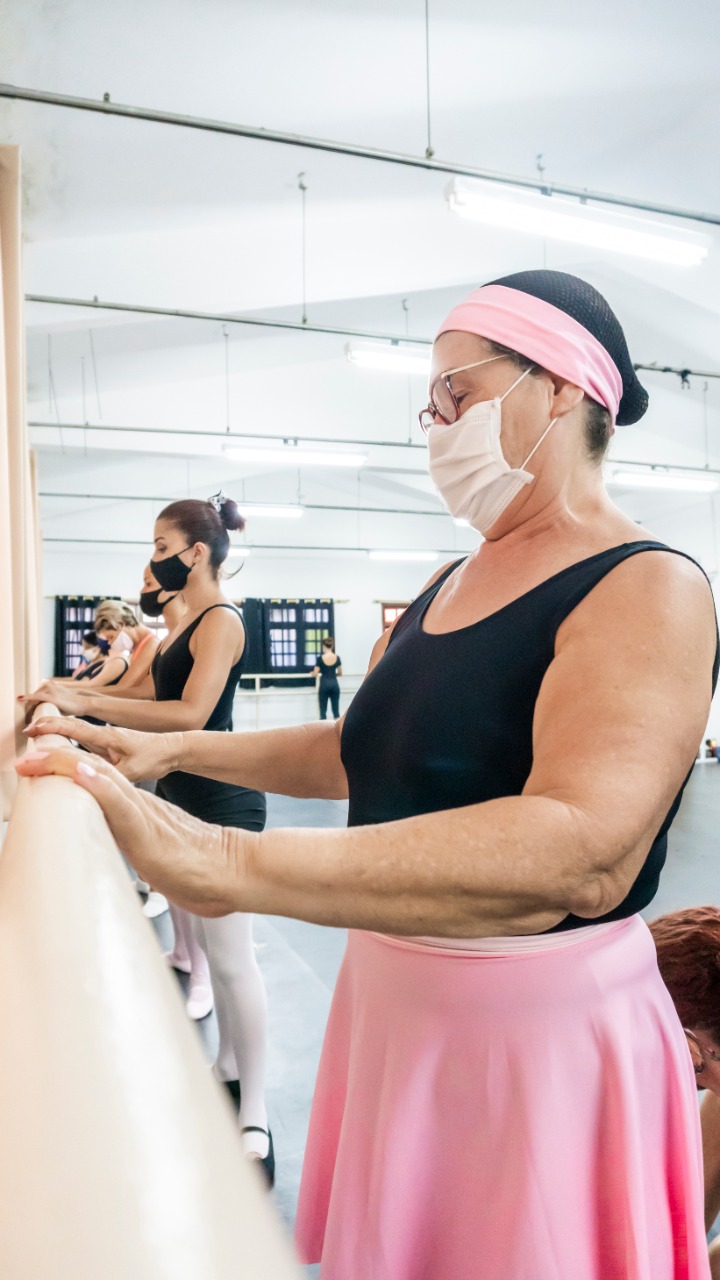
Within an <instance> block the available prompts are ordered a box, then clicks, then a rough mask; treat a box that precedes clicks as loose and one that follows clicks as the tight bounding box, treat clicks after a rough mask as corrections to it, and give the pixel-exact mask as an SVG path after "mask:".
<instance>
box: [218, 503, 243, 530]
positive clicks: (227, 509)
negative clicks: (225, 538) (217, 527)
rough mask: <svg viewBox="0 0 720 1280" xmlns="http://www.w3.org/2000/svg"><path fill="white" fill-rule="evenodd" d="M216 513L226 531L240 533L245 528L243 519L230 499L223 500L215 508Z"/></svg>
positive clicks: (235, 504) (236, 505) (238, 509)
mask: <svg viewBox="0 0 720 1280" xmlns="http://www.w3.org/2000/svg"><path fill="white" fill-rule="evenodd" d="M217 513H218V515H219V517H220V519H221V520H222V522H223V524H224V525H225V528H226V529H229V530H236V531H237V532H238V533H242V531H243V529H244V528H245V517H244V515H242V513H241V511H240V508H239V507H238V504H237V502H234V501H233V499H232V498H223V500H222V502H221V503H220V504H219V506H218V508H217Z"/></svg>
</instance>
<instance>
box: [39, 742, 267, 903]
mask: <svg viewBox="0 0 720 1280" xmlns="http://www.w3.org/2000/svg"><path fill="white" fill-rule="evenodd" d="M55 723H57V721H56V722H55ZM113 732H120V733H126V732H128V731H127V730H113ZM131 736H133V737H146V736H147V737H150V736H152V735H150V734H147V735H145V734H133V735H131ZM15 768H16V769H17V772H18V773H19V774H21V776H23V777H26V778H27V777H41V776H44V775H47V774H57V775H60V776H63V777H67V778H70V779H71V780H72V781H73V782H75V783H77V784H78V786H80V787H82V788H83V790H84V791H89V792H90V794H91V795H92V796H94V797H95V799H96V800H97V802H98V804H99V805H100V807H101V809H102V811H103V813H104V814H105V818H106V820H107V824H108V826H109V828H110V830H111V832H112V834H113V836H114V838H115V841H116V843H117V846H118V848H119V849H120V850H121V851H122V852H123V853H124V854H125V857H126V858H127V859H128V861H129V862H130V863H131V864H132V866H133V867H134V868H135V870H136V871H137V872H138V874H139V875H140V876H141V877H142V879H143V880H147V881H148V883H149V884H151V885H152V886H153V888H154V889H156V890H157V891H158V892H160V893H164V894H166V896H167V897H168V898H170V899H171V900H172V901H173V902H175V903H177V905H178V906H179V907H184V908H185V910H186V911H192V912H194V913H195V915H201V916H223V915H227V914H229V912H231V911H237V910H238V909H240V910H242V906H239V903H238V900H239V899H241V898H242V885H243V882H244V881H245V880H246V878H247V877H246V874H245V871H244V868H245V864H246V863H247V864H248V866H249V860H250V852H251V848H252V845H253V842H254V841H256V840H257V839H258V837H257V836H256V835H253V834H252V833H250V832H247V831H239V830H234V829H228V830H226V829H224V828H223V827H217V826H213V825H212V824H210V823H205V822H201V821H200V820H199V819H198V818H193V817H191V816H190V814H188V813H185V812H184V811H183V810H182V809H177V808H176V807H175V805H172V804H168V803H167V801H165V800H160V799H158V797H157V796H153V795H150V794H149V793H148V792H146V791H140V790H139V789H138V788H137V787H133V786H132V785H131V783H130V782H128V780H127V779H126V778H124V777H123V776H122V774H120V773H119V772H118V770H117V769H115V768H114V766H113V765H111V764H110V763H108V761H107V760H102V759H101V758H100V757H99V756H94V755H88V754H87V753H86V752H84V751H78V750H77V749H76V748H74V747H58V748H56V749H54V750H50V751H48V752H45V751H43V750H42V748H39V749H38V751H37V753H34V754H33V753H28V754H27V755H25V756H23V757H22V758H21V759H20V760H18V761H16V763H15ZM230 836H232V839H229V837H230ZM231 890H232V893H231V892H230V891H231Z"/></svg>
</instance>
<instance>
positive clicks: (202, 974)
mask: <svg viewBox="0 0 720 1280" xmlns="http://www.w3.org/2000/svg"><path fill="white" fill-rule="evenodd" d="M140 609H141V611H142V615H143V617H144V618H161V619H162V620H163V622H164V623H165V626H166V628H167V630H168V631H169V632H172V631H174V630H175V629H176V627H178V626H179V624H180V622H181V620H182V618H184V616H185V614H186V613H187V609H186V607H185V604H184V602H183V598H182V596H181V594H180V593H179V592H178V591H176V592H167V591H163V589H162V587H161V586H160V583H159V582H158V580H157V578H156V577H155V575H154V573H153V571H152V569H151V568H150V565H149V564H146V565H145V568H144V569H143V581H142V591H141V592H140ZM118 692H119V693H120V695H121V696H123V697H140V698H152V697H153V696H154V693H155V685H154V682H153V678H152V672H151V671H148V673H147V675H146V676H145V679H144V681H143V682H142V683H138V684H136V685H133V686H131V691H130V692H128V690H127V688H126V689H125V690H124V691H123V690H119V691H118ZM138 785H139V786H140V787H142V788H143V790H147V791H150V792H152V793H153V794H154V793H155V784H154V783H152V782H141V783H138ZM135 885H136V888H137V889H138V891H139V892H140V893H147V895H148V898H147V902H146V903H145V906H144V907H143V911H144V913H145V915H147V916H150V917H151V918H153V917H154V916H156V915H160V914H161V912H162V910H165V909H169V911H170V919H171V920H172V925H173V949H172V951H169V952H166V953H165V959H166V960H167V962H168V964H169V965H170V966H171V967H172V968H173V969H176V970H177V971H178V973H186V974H188V976H189V978H190V985H189V991H188V998H187V1000H186V1002H185V1009H186V1011H187V1015H188V1017H189V1018H192V1020H193V1022H201V1021H202V1019H203V1018H206V1017H207V1016H208V1014H209V1013H210V1012H211V1011H212V1007H213V995H212V984H211V981H210V969H209V967H208V960H207V956H206V955H205V952H204V951H203V949H202V946H201V945H200V942H199V940H198V938H197V937H196V936H195V931H194V930H193V926H192V916H191V915H190V912H189V911H183V909H182V907H177V906H176V905H175V903H174V902H169V901H168V900H167V898H166V897H165V896H164V895H163V894H161V893H157V891H156V890H154V889H152V888H151V886H150V885H149V884H148V883H147V881H145V880H141V879H140V878H139V877H138V879H137V880H136V881H135ZM161 903H164V904H165V906H164V907H161V906H160V904H161ZM151 904H154V905H151ZM155 905H156V906H157V907H158V908H159V909H157V910H156V909H155Z"/></svg>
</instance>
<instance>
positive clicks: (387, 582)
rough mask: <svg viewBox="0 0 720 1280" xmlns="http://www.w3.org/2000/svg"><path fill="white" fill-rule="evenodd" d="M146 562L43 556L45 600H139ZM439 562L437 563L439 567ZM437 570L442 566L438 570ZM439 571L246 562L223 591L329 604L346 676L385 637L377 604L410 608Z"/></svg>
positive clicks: (47, 665)
mask: <svg viewBox="0 0 720 1280" xmlns="http://www.w3.org/2000/svg"><path fill="white" fill-rule="evenodd" d="M146 559H147V557H145V558H143V554H142V553H141V551H140V548H138V550H137V553H133V554H129V553H128V552H127V551H116V550H114V549H113V548H108V549H107V550H105V549H103V550H98V551H86V552H83V553H77V552H76V553H72V552H70V551H67V550H63V551H48V550H47V549H46V551H45V554H44V592H45V595H46V596H48V597H50V596H56V595H120V596H125V597H130V598H132V599H137V596H138V592H139V590H140V575H141V571H142V567H143V565H144V564H145V563H146ZM439 563H440V561H438V565H439ZM435 567H437V566H435ZM433 571H434V566H433V565H432V564H412V563H393V562H390V563H387V564H384V563H382V562H376V561H368V560H367V559H366V558H364V557H360V556H353V557H340V556H337V557H335V558H330V557H328V558H326V559H320V558H317V559H309V558H303V559H299V558H298V559H292V558H290V557H289V556H287V557H284V558H282V559H280V558H278V559H274V558H267V559H266V558H262V559H261V558H260V556H258V557H257V558H256V559H253V558H252V557H248V559H247V560H246V562H245V565H244V567H243V569H242V570H241V572H240V573H239V574H238V575H237V577H235V578H233V580H232V581H231V582H228V583H226V584H225V590H226V592H227V594H228V596H229V597H231V598H232V599H241V598H242V597H244V596H251V597H255V596H271V597H272V596H277V597H290V598H293V597H315V596H321V597H328V598H330V599H333V600H336V601H342V602H343V603H338V604H337V605H336V609H335V640H336V644H337V648H338V652H339V653H340V656H341V657H342V660H343V667H344V670H345V671H346V672H347V673H348V674H353V673H355V674H359V673H362V672H364V671H365V670H366V668H367V664H368V660H369V658H370V653H371V651H372V647H373V645H374V644H375V641H376V640H377V638H378V636H379V635H380V633H381V630H382V627H381V611H380V605H379V603H377V601H379V600H386V601H393V600H410V599H411V598H412V596H414V595H417V593H418V591H419V590H420V589H421V587H422V585H423V583H424V582H426V581H427V579H428V578H429V577H430V576H431V574H432V572H433ZM52 625H53V617H52V605H50V606H49V607H47V608H46V613H45V637H44V638H45V645H44V659H43V661H44V670H45V672H46V673H47V674H52Z"/></svg>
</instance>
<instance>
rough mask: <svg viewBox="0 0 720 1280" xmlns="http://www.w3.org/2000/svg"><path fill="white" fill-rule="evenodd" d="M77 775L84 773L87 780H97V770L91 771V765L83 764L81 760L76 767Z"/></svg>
mask: <svg viewBox="0 0 720 1280" xmlns="http://www.w3.org/2000/svg"><path fill="white" fill-rule="evenodd" d="M77 771H78V773H84V774H85V776H86V777H87V778H97V770H96V769H93V767H92V765H91V764H85V763H84V762H83V761H82V760H81V761H80V764H79V765H78V767H77Z"/></svg>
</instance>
